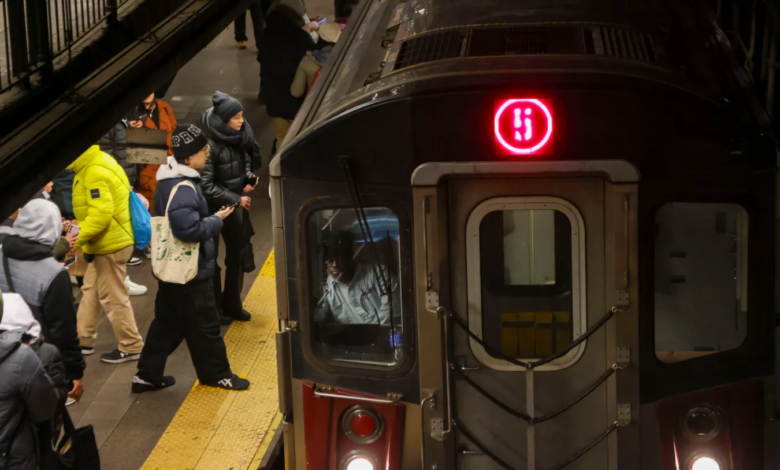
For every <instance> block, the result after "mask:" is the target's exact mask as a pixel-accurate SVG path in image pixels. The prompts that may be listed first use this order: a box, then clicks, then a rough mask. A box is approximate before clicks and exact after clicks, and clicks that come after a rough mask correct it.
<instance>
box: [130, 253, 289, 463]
mask: <svg viewBox="0 0 780 470" xmlns="http://www.w3.org/2000/svg"><path fill="white" fill-rule="evenodd" d="M273 262H274V254H273V251H271V253H270V254H269V255H268V259H267V260H266V262H265V263H264V265H263V267H262V268H261V270H260V275H259V276H258V277H257V280H255V282H254V284H253V285H252V288H251V290H250V291H249V294H248V295H247V297H246V299H245V300H244V308H245V309H246V310H248V311H249V312H250V313H251V314H252V319H251V320H250V321H248V322H233V324H232V325H231V326H230V328H229V329H228V332H227V334H225V346H226V347H227V353H228V358H229V359H230V366H231V368H232V369H233V373H234V374H237V375H239V376H241V377H247V378H248V379H249V380H250V381H251V382H252V385H251V386H250V388H249V390H247V391H243V392H228V391H226V390H222V389H218V388H213V387H208V386H205V385H200V384H199V383H198V382H196V383H195V385H194V386H193V387H192V389H191V390H190V393H189V394H188V395H187V398H186V399H185V400H184V403H183V404H182V406H181V408H179V411H178V412H177V413H176V416H174V418H173V420H172V421H171V423H170V425H168V428H167V429H166V430H165V433H163V435H162V437H161V438H160V440H159V441H158V442H157V445H156V446H155V448H154V450H153V451H152V453H151V454H150V455H149V457H148V458H147V459H146V462H145V463H144V466H143V468H142V469H141V470H192V469H194V470H217V469H223V468H224V469H233V470H248V469H250V468H252V470H254V469H255V468H257V466H256V465H255V464H254V462H255V460H257V459H258V458H259V459H260V460H262V457H263V455H264V453H265V451H263V452H262V453H261V450H262V449H263V446H265V449H266V450H267V449H268V446H269V445H270V439H271V438H272V437H273V432H274V430H275V429H276V426H277V425H278V423H277V425H274V422H275V421H276V420H280V416H279V412H278V410H279V405H278V394H277V381H276V344H275V341H274V333H275V332H276V331H277V329H278V323H277V316H276V281H275V279H274V276H275V271H274V270H273ZM266 438H268V439H266ZM266 441H267V442H266ZM258 456H259V457H258ZM257 461H258V462H259V460H257Z"/></svg>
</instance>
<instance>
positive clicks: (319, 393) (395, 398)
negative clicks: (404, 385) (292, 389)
mask: <svg viewBox="0 0 780 470" xmlns="http://www.w3.org/2000/svg"><path fill="white" fill-rule="evenodd" d="M332 390H333V389H332V388H317V386H315V387H314V396H315V397H319V398H336V399H340V400H352V401H362V402H364V403H378V404H383V405H392V404H393V403H398V402H399V401H401V398H403V397H402V396H401V395H398V394H395V393H388V394H387V398H373V397H361V396H356V395H342V394H340V393H335V392H333V391H332Z"/></svg>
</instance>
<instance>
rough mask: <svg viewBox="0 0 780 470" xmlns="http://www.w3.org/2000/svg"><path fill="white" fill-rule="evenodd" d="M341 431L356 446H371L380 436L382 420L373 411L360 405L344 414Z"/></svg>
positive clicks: (382, 426)
mask: <svg viewBox="0 0 780 470" xmlns="http://www.w3.org/2000/svg"><path fill="white" fill-rule="evenodd" d="M343 416H344V418H343V420H342V430H343V432H344V433H345V434H346V435H347V437H349V438H350V439H351V440H352V441H354V442H357V443H358V444H371V443H372V442H375V441H376V440H377V439H379V438H380V437H381V436H382V432H383V431H384V427H385V426H384V419H382V416H381V415H379V414H378V413H377V412H376V411H375V410H373V409H371V408H367V407H363V406H360V405H356V406H353V407H352V408H349V409H347V410H346V411H345V412H344V415H343Z"/></svg>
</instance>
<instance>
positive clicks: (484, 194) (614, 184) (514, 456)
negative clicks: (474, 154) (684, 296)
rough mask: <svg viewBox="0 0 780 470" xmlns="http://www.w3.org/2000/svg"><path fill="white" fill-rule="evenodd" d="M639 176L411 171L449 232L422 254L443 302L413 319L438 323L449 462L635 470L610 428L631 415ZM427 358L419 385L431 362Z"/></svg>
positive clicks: (595, 165)
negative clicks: (431, 317) (432, 318)
mask: <svg viewBox="0 0 780 470" xmlns="http://www.w3.org/2000/svg"><path fill="white" fill-rule="evenodd" d="M637 177H638V175H637V172H636V170H635V168H634V167H633V166H632V165H630V164H628V163H626V162H615V161H611V162H548V163H530V162H529V163H506V162H492V163H484V164H476V165H475V164H466V165H464V164H428V165H424V166H423V167H421V168H420V169H418V171H417V172H416V173H415V177H413V179H415V180H416V181H413V182H414V183H416V184H419V185H420V186H423V187H424V186H426V185H429V186H428V187H427V189H428V191H429V192H428V193H427V196H426V193H425V190H424V189H423V188H419V191H418V195H417V196H418V198H419V197H422V199H423V206H426V205H427V206H428V207H427V210H428V211H429V212H430V211H431V204H432V202H433V201H435V206H436V208H435V211H436V213H437V215H438V217H439V219H438V222H439V226H440V227H446V230H444V229H440V230H439V233H437V234H436V239H435V240H428V245H427V246H426V247H424V249H425V250H426V251H427V252H428V253H431V252H433V253H432V254H433V256H434V257H437V259H436V261H435V262H433V263H432V266H434V268H429V269H428V271H429V273H428V274H426V276H427V277H428V278H429V279H430V281H426V282H427V284H428V285H427V286H426V287H429V289H428V290H429V291H432V292H434V293H438V295H439V298H438V303H439V306H438V307H437V308H436V309H432V308H431V307H432V305H430V304H432V303H435V299H432V298H431V297H432V296H431V295H428V296H427V298H426V299H425V301H426V304H427V305H426V308H423V309H418V312H422V313H421V315H425V314H426V313H425V312H431V311H437V313H438V316H439V317H443V320H442V322H443V323H444V325H443V327H442V329H441V331H442V344H441V346H442V351H444V352H443V355H444V356H445V357H444V358H443V361H444V364H445V367H444V373H443V380H442V382H443V384H444V385H443V387H442V390H443V393H442V399H443V400H444V401H445V403H443V404H442V408H446V412H443V414H442V426H441V427H442V429H443V432H445V433H447V434H449V435H448V436H446V437H447V438H448V440H449V442H450V443H452V444H451V445H450V446H449V448H446V446H445V450H444V453H445V454H447V455H450V457H449V458H450V459H453V460H454V464H453V463H452V462H448V463H449V465H447V468H458V469H464V470H472V469H474V470H476V469H479V470H482V469H492V468H496V469H498V468H515V469H529V470H532V469H544V470H547V469H556V468H562V466H563V465H567V468H571V469H581V470H594V469H599V470H601V469H617V468H618V462H620V464H621V468H638V465H637V466H636V467H632V465H631V463H629V460H626V459H630V460H632V459H638V456H639V451H638V447H637V446H638V436H637V435H635V434H634V435H632V432H628V433H625V432H620V433H619V432H616V431H618V428H621V427H622V426H627V425H628V424H629V423H630V421H631V410H632V408H633V409H634V410H635V411H638V374H636V372H635V371H630V368H629V365H630V363H631V352H630V351H631V349H632V347H633V349H634V350H636V346H637V345H636V344H635V342H636V338H637V329H636V314H635V309H633V308H632V300H635V297H636V294H634V299H631V297H632V295H631V290H632V286H634V285H636V280H635V279H632V278H631V268H630V264H633V263H635V262H636V260H635V258H636V256H635V251H632V246H633V247H635V246H636V244H635V243H632V239H633V238H634V237H635V233H634V227H635V226H636V221H635V218H634V216H633V213H632V199H634V200H635V198H636V185H635V183H636V181H637ZM434 180H435V190H434V188H433V187H432V186H430V185H432V184H434ZM425 200H428V202H425ZM633 202H634V203H635V201H633ZM423 228H425V227H423ZM427 238H429V239H430V238H431V235H430V234H427ZM444 245H446V249H445V248H443V246H444ZM445 271H446V273H447V274H444V272H445ZM437 280H438V282H439V286H440V287H441V288H440V289H439V290H437V289H436V287H437V286H436V281H437ZM420 321H422V320H420ZM421 328H422V326H421ZM425 353H426V351H425V349H424V348H423V347H422V346H421V351H420V355H421V361H420V363H421V379H422V377H423V376H425V375H427V373H428V371H426V370H425V364H432V361H426V360H425V358H424V357H423V356H424V355H425ZM431 367H432V365H431ZM431 372H433V371H431ZM619 375H622V377H621V378H620V379H618V377H619ZM447 404H449V406H447ZM433 415H434V413H431V416H433ZM433 423H437V422H435V421H434V422H433ZM429 427H430V430H431V431H432V436H433V437H434V438H435V437H436V436H435V434H436V433H435V428H436V425H435V424H430V425H429ZM618 437H620V439H621V443H620V444H621V445H620V447H621V451H620V454H622V455H619V452H618V444H617V443H618ZM624 447H625V448H624ZM632 447H633V449H631V448H632ZM629 450H633V451H634V452H631V453H630V455H633V457H630V456H627V455H629V453H627V452H626V451H629ZM623 456H627V457H625V458H624V457H623Z"/></svg>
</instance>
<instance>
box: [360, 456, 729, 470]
mask: <svg viewBox="0 0 780 470" xmlns="http://www.w3.org/2000/svg"><path fill="white" fill-rule="evenodd" d="M366 468H368V467H366ZM691 470H720V464H718V462H717V461H716V460H715V459H713V458H711V457H697V458H695V459H694V460H693V465H691Z"/></svg>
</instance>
